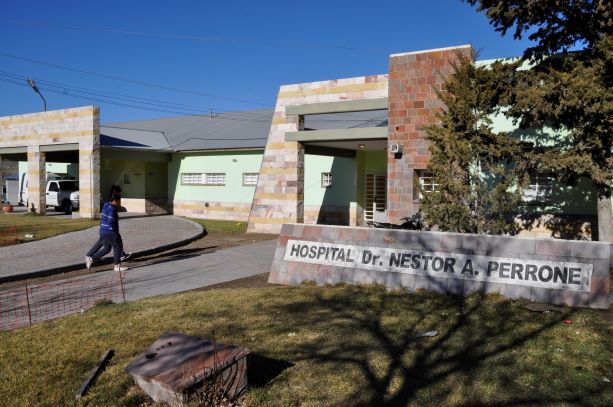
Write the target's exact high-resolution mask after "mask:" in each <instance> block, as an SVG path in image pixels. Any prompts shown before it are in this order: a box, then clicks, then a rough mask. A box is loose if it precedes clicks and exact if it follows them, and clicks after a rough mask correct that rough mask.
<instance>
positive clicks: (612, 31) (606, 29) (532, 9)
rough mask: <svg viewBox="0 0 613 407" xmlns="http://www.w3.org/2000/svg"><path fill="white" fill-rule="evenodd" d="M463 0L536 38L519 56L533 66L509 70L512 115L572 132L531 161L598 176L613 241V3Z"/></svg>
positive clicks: (603, 226)
mask: <svg viewBox="0 0 613 407" xmlns="http://www.w3.org/2000/svg"><path fill="white" fill-rule="evenodd" d="M465 1H466V2H468V3H470V4H471V5H477V11H480V12H484V13H485V15H486V16H487V17H488V18H489V20H490V23H491V24H492V25H493V26H494V27H495V29H496V30H497V31H499V32H501V33H502V34H503V35H505V34H506V33H507V32H508V31H509V30H513V36H514V38H516V39H521V38H522V36H524V35H527V36H528V38H529V39H530V40H532V41H533V42H534V43H535V45H533V46H531V47H529V48H527V49H526V50H525V52H524V55H523V58H522V61H521V62H525V63H528V64H530V66H531V68H530V69H529V70H528V71H526V70H517V69H513V70H512V71H511V72H507V73H506V74H505V75H510V76H509V77H512V79H511V80H509V81H507V82H505V84H506V85H507V89H506V92H505V97H504V98H503V103H504V104H507V105H508V106H509V110H508V111H507V112H506V114H507V115H508V116H509V117H511V118H513V119H515V120H516V121H517V123H518V124H519V125H520V127H522V128H542V127H544V126H550V127H554V129H556V130H564V131H566V132H567V136H566V137H565V138H564V139H557V140H556V139H552V140H550V141H553V142H554V143H553V144H552V146H551V147H549V148H547V149H544V150H543V151H541V152H538V151H533V152H532V154H533V157H532V160H533V162H538V163H539V164H540V165H542V166H545V167H548V168H550V169H551V170H553V171H555V172H556V173H557V174H559V176H560V178H562V179H572V178H576V177H579V176H584V177H589V178H590V179H591V180H592V181H593V183H594V185H595V187H596V190H597V196H598V205H597V210H598V229H599V240H601V241H608V242H613V211H612V207H611V185H612V182H613V155H612V148H613V126H612V125H613V2H611V1H604V0H574V1H556V0H543V1H523V0H505V1H502V0H465ZM573 49H575V51H574V52H570V51H571V50H573ZM516 66H517V65H514V66H513V67H516ZM502 70H503V69H500V70H499V72H501V71H502ZM507 70H508V67H507Z"/></svg>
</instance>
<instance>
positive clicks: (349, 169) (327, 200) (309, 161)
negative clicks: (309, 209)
mask: <svg viewBox="0 0 613 407" xmlns="http://www.w3.org/2000/svg"><path fill="white" fill-rule="evenodd" d="M322 172H331V173H332V186H331V187H329V188H322V186H321V173H322ZM356 182H357V179H356V160H355V159H354V158H346V157H330V156H324V155H313V154H305V157H304V204H305V205H318V206H320V205H337V206H341V205H349V202H355V199H356Z"/></svg>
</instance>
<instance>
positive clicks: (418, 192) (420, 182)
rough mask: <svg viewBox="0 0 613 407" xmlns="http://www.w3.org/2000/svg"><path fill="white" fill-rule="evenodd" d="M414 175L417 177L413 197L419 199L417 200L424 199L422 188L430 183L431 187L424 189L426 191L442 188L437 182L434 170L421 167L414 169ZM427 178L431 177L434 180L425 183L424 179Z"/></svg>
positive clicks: (435, 190)
mask: <svg viewBox="0 0 613 407" xmlns="http://www.w3.org/2000/svg"><path fill="white" fill-rule="evenodd" d="M413 174H414V175H413V176H414V178H415V191H414V193H413V199H414V200H417V201H421V200H422V199H424V196H423V194H422V190H423V187H424V186H425V185H430V186H431V189H430V190H428V191H426V190H423V192H426V193H430V192H437V191H439V190H440V184H437V183H435V182H433V181H434V172H432V171H428V170H425V169H420V170H414V171H413ZM425 179H430V180H431V181H432V182H430V183H429V184H427V183H425V182H424V180H425Z"/></svg>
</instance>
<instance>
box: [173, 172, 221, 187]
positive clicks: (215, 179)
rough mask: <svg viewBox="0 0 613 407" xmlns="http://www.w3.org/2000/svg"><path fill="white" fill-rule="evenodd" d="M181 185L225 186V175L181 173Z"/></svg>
mask: <svg viewBox="0 0 613 407" xmlns="http://www.w3.org/2000/svg"><path fill="white" fill-rule="evenodd" d="M181 184H183V185H226V174H225V173H223V172H214V173H183V174H181Z"/></svg>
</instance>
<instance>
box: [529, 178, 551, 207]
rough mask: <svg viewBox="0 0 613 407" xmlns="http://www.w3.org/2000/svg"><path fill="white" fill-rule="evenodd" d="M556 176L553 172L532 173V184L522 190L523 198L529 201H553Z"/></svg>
mask: <svg viewBox="0 0 613 407" xmlns="http://www.w3.org/2000/svg"><path fill="white" fill-rule="evenodd" d="M553 182H554V177H553V175H552V174H551V173H536V174H531V175H530V184H529V185H528V186H527V187H526V189H524V191H523V192H522V200H523V201H524V202H528V203H547V202H551V195H552V193H553Z"/></svg>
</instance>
